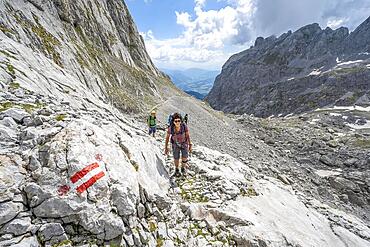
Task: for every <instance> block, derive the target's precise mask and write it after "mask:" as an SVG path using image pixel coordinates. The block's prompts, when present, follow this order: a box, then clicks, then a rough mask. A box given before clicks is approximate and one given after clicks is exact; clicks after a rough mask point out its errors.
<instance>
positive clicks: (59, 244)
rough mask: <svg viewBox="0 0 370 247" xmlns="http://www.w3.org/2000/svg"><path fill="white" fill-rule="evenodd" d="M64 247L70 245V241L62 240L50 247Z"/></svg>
mask: <svg viewBox="0 0 370 247" xmlns="http://www.w3.org/2000/svg"><path fill="white" fill-rule="evenodd" d="M65 245H72V241H71V240H63V241H62V242H60V243H57V244H54V245H52V247H62V246H65Z"/></svg>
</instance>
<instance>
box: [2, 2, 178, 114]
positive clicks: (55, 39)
mask: <svg viewBox="0 0 370 247" xmlns="http://www.w3.org/2000/svg"><path fill="white" fill-rule="evenodd" d="M0 4H1V5H0V17H1V23H0V26H1V30H2V33H1V35H2V42H1V46H2V47H1V48H0V49H1V51H2V53H1V54H2V56H3V58H4V59H3V61H2V63H1V68H2V69H3V70H5V71H7V69H8V68H12V71H14V74H15V75H14V76H16V77H17V78H16V79H14V78H12V77H13V74H12V71H8V72H9V73H8V74H9V75H8V76H7V77H6V78H3V80H2V81H3V82H4V81H5V82H8V81H11V80H13V81H15V80H16V82H17V83H21V84H23V83H25V84H27V85H28V86H30V87H32V88H38V89H41V90H43V91H44V92H45V93H49V92H50V90H49V91H48V90H47V88H48V87H49V86H53V85H52V83H50V80H57V81H59V78H55V76H53V74H54V75H56V74H59V73H60V71H62V73H63V75H64V76H66V77H69V79H68V80H65V81H64V82H63V83H59V86H58V87H57V88H55V89H56V90H57V91H60V93H61V94H65V93H66V92H68V93H69V94H72V95H73V92H75V91H84V90H86V89H87V88H89V89H91V91H92V92H94V93H96V95H97V96H98V97H102V99H103V100H104V101H106V102H111V103H113V104H114V105H115V106H116V107H118V108H119V109H122V110H124V111H127V112H131V111H134V112H138V111H142V110H144V109H145V108H146V107H147V105H148V104H153V102H159V101H160V100H161V97H162V95H161V92H163V91H164V90H160V88H161V87H163V86H166V87H168V88H171V87H172V85H171V83H170V82H169V79H168V78H167V77H166V76H165V75H163V74H162V73H161V72H159V71H158V70H157V69H156V68H155V67H154V65H153V63H152V62H151V60H150V58H149V56H148V54H147V52H146V50H145V46H144V42H143V39H142V37H140V35H139V33H138V31H137V29H136V26H135V24H134V23H133V20H132V18H131V16H130V14H129V12H128V9H127V7H126V5H125V3H124V2H123V1H116V0H106V1H102V2H101V3H99V2H97V1H67V2H66V1H20V0H17V1H2V2H1V3H0ZM18 57H20V58H18ZM43 57H46V58H49V59H50V60H47V61H48V62H47V63H46V64H43V61H42V60H44V58H43ZM14 58H15V59H14ZM18 61H19V62H20V63H22V64H18V63H17V62H18ZM28 67H34V68H37V69H38V70H40V71H39V72H41V74H45V75H46V76H45V77H41V78H39V79H38V80H37V83H34V82H33V80H32V78H30V76H29V73H32V72H34V71H31V72H30V71H28ZM137 81H140V83H136V82H137ZM2 85H3V84H2ZM80 89H81V90H80ZM143 99H144V101H143Z"/></svg>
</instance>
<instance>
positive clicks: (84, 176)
mask: <svg viewBox="0 0 370 247" xmlns="http://www.w3.org/2000/svg"><path fill="white" fill-rule="evenodd" d="M104 176H105V173H104V171H103V169H102V168H101V166H100V164H99V163H98V162H94V163H92V164H90V165H88V166H86V167H85V168H83V169H82V170H80V171H78V172H76V173H75V174H73V176H72V177H71V178H70V183H69V185H63V186H60V187H59V189H58V194H59V195H61V196H62V195H65V194H67V193H68V192H69V191H70V190H76V192H77V193H83V192H84V191H85V190H87V189H88V188H90V187H91V186H92V185H93V184H95V183H96V181H98V180H99V179H101V178H102V177H104Z"/></svg>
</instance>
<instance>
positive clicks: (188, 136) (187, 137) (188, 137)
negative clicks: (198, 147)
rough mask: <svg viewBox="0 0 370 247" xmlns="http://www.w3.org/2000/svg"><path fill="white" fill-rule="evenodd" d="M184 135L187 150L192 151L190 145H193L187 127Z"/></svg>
mask: <svg viewBox="0 0 370 247" xmlns="http://www.w3.org/2000/svg"><path fill="white" fill-rule="evenodd" d="M185 135H186V140H188V145H189V152H191V151H192V146H193V144H192V143H191V141H190V134H189V129H188V130H187V131H186V132H185Z"/></svg>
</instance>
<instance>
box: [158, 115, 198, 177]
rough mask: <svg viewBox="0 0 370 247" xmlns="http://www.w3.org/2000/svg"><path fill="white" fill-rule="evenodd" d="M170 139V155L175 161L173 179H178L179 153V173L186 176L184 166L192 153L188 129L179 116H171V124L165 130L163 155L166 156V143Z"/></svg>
mask: <svg viewBox="0 0 370 247" xmlns="http://www.w3.org/2000/svg"><path fill="white" fill-rule="evenodd" d="M170 138H171V144H172V154H173V158H174V160H175V174H174V176H175V177H179V176H180V175H181V174H180V170H179V166H180V153H181V163H182V165H181V173H182V175H186V170H185V168H186V167H185V166H186V163H187V162H188V157H189V152H191V151H192V144H191V142H190V135H189V129H188V127H187V126H186V124H185V123H183V122H182V118H181V115H180V114H179V113H174V114H173V116H172V123H171V125H170V126H169V127H168V129H167V135H166V142H165V148H164V153H165V155H168V152H169V150H168V141H169V140H170Z"/></svg>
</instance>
